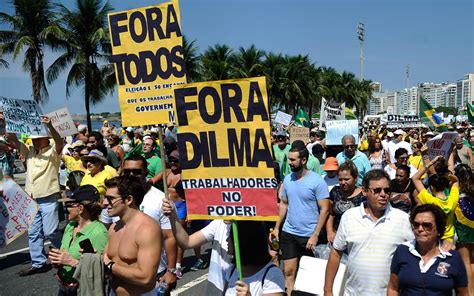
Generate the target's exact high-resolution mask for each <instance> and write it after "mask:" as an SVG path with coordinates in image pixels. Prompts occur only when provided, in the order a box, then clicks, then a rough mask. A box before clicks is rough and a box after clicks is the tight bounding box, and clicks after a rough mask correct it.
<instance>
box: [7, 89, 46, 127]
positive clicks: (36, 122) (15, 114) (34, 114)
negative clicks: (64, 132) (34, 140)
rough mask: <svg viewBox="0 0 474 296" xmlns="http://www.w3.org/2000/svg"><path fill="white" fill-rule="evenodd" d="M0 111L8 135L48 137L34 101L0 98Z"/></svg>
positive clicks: (39, 111)
mask: <svg viewBox="0 0 474 296" xmlns="http://www.w3.org/2000/svg"><path fill="white" fill-rule="evenodd" d="M0 109H1V110H2V111H3V115H4V116H5V124H6V126H5V129H6V131H7V132H8V133H14V134H28V135H31V136H49V131H48V127H47V126H46V125H45V124H43V123H41V118H40V115H42V114H43V112H42V111H41V109H40V107H39V106H38V104H36V102H35V101H32V100H18V99H11V98H5V97H1V96H0Z"/></svg>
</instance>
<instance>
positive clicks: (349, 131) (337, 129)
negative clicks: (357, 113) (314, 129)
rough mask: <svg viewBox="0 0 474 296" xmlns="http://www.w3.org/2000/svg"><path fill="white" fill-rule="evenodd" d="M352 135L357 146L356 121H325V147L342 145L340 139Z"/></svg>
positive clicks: (357, 129)
mask: <svg viewBox="0 0 474 296" xmlns="http://www.w3.org/2000/svg"><path fill="white" fill-rule="evenodd" d="M345 135H353V136H354V138H355V139H356V142H355V144H359V122H358V121H357V120H333V121H326V145H342V142H341V141H342V137H344V136H345Z"/></svg>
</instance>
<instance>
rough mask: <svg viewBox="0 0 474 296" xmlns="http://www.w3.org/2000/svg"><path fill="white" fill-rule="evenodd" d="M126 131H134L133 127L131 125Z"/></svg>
mask: <svg viewBox="0 0 474 296" xmlns="http://www.w3.org/2000/svg"><path fill="white" fill-rule="evenodd" d="M125 131H126V132H128V133H130V132H133V127H131V126H129V127H127V129H126V130H125Z"/></svg>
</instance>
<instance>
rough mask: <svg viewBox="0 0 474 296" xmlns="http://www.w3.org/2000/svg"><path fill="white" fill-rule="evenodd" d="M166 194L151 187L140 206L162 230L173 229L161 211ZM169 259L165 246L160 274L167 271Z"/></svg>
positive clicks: (162, 251)
mask: <svg viewBox="0 0 474 296" xmlns="http://www.w3.org/2000/svg"><path fill="white" fill-rule="evenodd" d="M164 198H165V194H164V193H163V192H162V191H161V190H159V189H156V188H155V187H153V186H151V188H150V190H148V192H147V193H146V194H145V196H144V197H143V201H142V203H141V204H140V211H142V212H143V213H145V214H147V215H148V216H150V217H151V218H153V220H155V221H156V222H157V223H158V224H160V226H161V229H162V230H166V229H171V223H170V219H169V218H168V217H167V216H166V215H165V214H163V212H162V211H161V205H162V204H163V199H164ZM166 265H167V258H166V252H165V246H164V245H163V246H162V248H161V259H160V266H159V267H158V273H160V272H162V271H163V270H165V269H166Z"/></svg>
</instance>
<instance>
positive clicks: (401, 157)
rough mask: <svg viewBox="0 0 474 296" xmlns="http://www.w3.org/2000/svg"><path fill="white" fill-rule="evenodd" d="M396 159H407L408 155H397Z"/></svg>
mask: <svg viewBox="0 0 474 296" xmlns="http://www.w3.org/2000/svg"><path fill="white" fill-rule="evenodd" d="M397 159H401V160H407V159H408V156H399V157H397Z"/></svg>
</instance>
